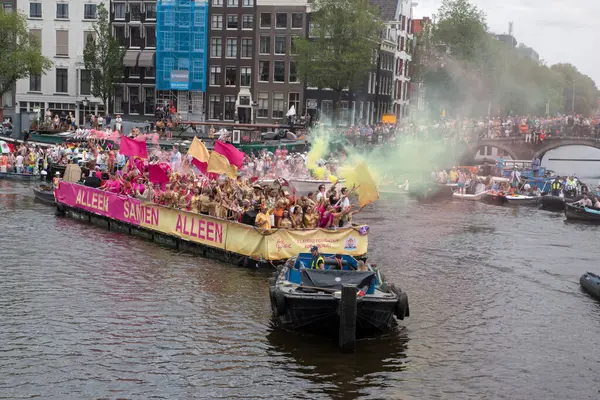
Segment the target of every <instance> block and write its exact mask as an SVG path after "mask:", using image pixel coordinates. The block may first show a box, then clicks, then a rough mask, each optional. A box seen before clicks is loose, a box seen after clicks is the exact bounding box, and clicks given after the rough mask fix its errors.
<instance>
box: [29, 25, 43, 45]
mask: <svg viewBox="0 0 600 400" xmlns="http://www.w3.org/2000/svg"><path fill="white" fill-rule="evenodd" d="M29 40H31V42H32V43H34V44H35V45H36V46H38V47H41V46H42V30H41V29H30V30H29Z"/></svg>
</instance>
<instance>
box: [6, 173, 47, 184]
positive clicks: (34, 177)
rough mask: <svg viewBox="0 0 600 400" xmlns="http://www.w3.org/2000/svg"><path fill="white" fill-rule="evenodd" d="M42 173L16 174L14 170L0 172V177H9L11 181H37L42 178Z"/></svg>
mask: <svg viewBox="0 0 600 400" xmlns="http://www.w3.org/2000/svg"><path fill="white" fill-rule="evenodd" d="M41 177H42V175H34V174H17V173H14V172H0V179H9V180H13V181H26V182H32V181H39V180H41V179H42V178H41Z"/></svg>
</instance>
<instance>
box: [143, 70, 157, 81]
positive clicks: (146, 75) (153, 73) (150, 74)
mask: <svg viewBox="0 0 600 400" xmlns="http://www.w3.org/2000/svg"><path fill="white" fill-rule="evenodd" d="M144 78H146V79H153V78H156V68H154V67H146V68H145V72H144Z"/></svg>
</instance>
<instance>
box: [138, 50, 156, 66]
mask: <svg viewBox="0 0 600 400" xmlns="http://www.w3.org/2000/svg"><path fill="white" fill-rule="evenodd" d="M154 54H155V52H154V51H150V50H146V51H142V52H141V53H140V58H139V59H138V66H140V67H145V68H154Z"/></svg>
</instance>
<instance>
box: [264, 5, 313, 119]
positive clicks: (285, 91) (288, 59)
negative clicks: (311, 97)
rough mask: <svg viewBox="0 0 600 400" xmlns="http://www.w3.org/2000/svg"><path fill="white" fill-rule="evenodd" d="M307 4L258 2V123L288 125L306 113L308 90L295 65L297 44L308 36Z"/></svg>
mask: <svg viewBox="0 0 600 400" xmlns="http://www.w3.org/2000/svg"><path fill="white" fill-rule="evenodd" d="M306 8H307V2H306V1H305V0H257V6H256V20H257V27H256V35H255V42H256V43H257V52H256V54H257V55H256V59H255V62H254V69H255V71H257V72H256V74H254V89H255V90H254V94H255V97H254V98H255V101H256V105H255V114H256V115H255V116H256V118H255V120H256V122H257V123H287V121H286V115H287V114H288V111H290V110H291V108H292V107H294V113H295V114H296V115H301V114H303V112H304V86H303V85H302V83H301V82H300V80H299V79H298V74H297V72H296V63H295V61H294V53H295V51H294V49H295V47H294V40H295V39H296V38H299V37H304V36H305V35H306V29H307V23H306Z"/></svg>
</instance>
